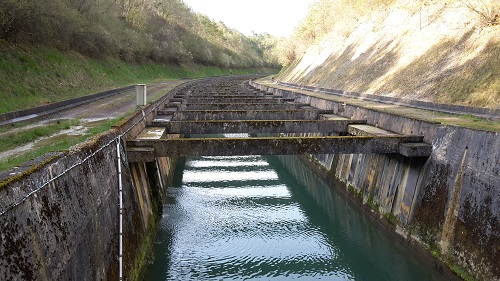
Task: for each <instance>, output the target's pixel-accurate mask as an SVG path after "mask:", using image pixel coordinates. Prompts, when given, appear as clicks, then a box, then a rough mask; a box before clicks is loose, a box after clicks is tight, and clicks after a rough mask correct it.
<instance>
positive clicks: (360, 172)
mask: <svg viewBox="0 0 500 281" xmlns="http://www.w3.org/2000/svg"><path fill="white" fill-rule="evenodd" d="M253 85H254V86H255V87H257V88H259V89H261V90H263V91H270V92H273V93H274V94H275V95H276V96H279V97H283V98H294V99H295V100H296V101H297V102H301V103H309V104H310V105H311V106H315V107H318V108H320V109H325V110H332V112H333V113H334V114H336V115H341V116H344V117H346V118H354V119H366V120H367V123H368V124H369V125H373V126H378V127H381V128H384V129H386V130H389V131H391V132H396V133H398V134H403V135H413V134H418V135H423V136H424V141H425V142H426V143H429V144H431V145H432V153H431V156H430V157H429V158H418V157H417V158H406V157H402V156H398V155H375V154H371V155H367V154H343V155H342V154H334V155H315V156H314V157H315V158H316V160H317V161H318V162H319V163H321V165H322V166H324V167H325V168H326V169H327V170H329V171H330V173H332V175H334V176H335V177H336V178H337V179H338V180H339V181H341V182H343V183H344V184H345V187H346V188H349V189H350V190H352V191H355V192H356V193H359V194H362V196H363V198H364V201H365V202H367V203H368V202H371V204H372V205H373V206H374V207H377V208H378V210H379V211H380V212H381V214H386V215H387V214H388V215H392V216H395V217H396V218H397V219H398V220H399V222H400V224H402V225H403V226H404V227H406V228H407V230H411V235H413V237H414V239H415V241H419V242H421V243H424V244H427V245H428V246H430V247H436V245H438V244H439V242H440V241H441V240H443V239H444V240H446V243H447V245H448V246H447V247H448V249H447V250H448V255H449V256H448V258H450V259H451V260H452V261H454V262H455V263H457V264H459V265H461V266H463V267H465V268H467V269H468V270H469V271H470V272H472V273H473V274H474V275H475V276H476V277H477V278H480V279H481V280H500V258H499V257H500V248H499V246H498V245H500V188H499V187H500V135H499V133H495V132H487V131H480V130H472V129H466V128H460V127H453V126H443V125H440V124H438V123H431V122H425V121H421V120H416V119H411V118H408V117H405V116H398V115H394V114H389V113H385V112H380V111H375V110H372V109H369V108H363V107H360V106H353V105H349V104H346V103H339V102H335V101H333V100H326V99H321V98H318V97H315V96H309V95H306V94H304V93H298V92H294V91H292V90H285V89H270V88H269V87H267V86H262V85H258V84H255V83H254V84H253ZM404 149H409V147H408V146H407V145H405V148H404ZM412 149H414V147H412ZM417 149H420V148H417ZM425 149H428V148H425ZM466 151H467V152H466ZM464 155H466V156H464ZM461 167H462V168H461ZM459 171H462V172H460V173H459ZM455 200H457V201H458V203H457V204H455V203H453V201H455ZM450 212H451V213H450ZM447 217H448V219H445V218H447ZM449 228H452V231H449V230H447V229H449ZM445 230H447V231H446V232H448V233H444V232H445ZM449 233H451V235H450V234H449ZM441 244H443V243H441Z"/></svg>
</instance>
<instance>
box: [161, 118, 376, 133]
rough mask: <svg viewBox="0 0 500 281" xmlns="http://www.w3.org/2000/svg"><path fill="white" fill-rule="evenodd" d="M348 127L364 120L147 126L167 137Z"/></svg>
mask: <svg viewBox="0 0 500 281" xmlns="http://www.w3.org/2000/svg"><path fill="white" fill-rule="evenodd" d="M351 124H366V120H349V119H345V120H241V121H236V120H232V121H227V120H206V121H167V120H153V121H152V122H151V126H155V127H165V128H166V132H167V133H169V134H230V133H250V134H259V133H262V134H273V133H340V132H347V126H348V125H351Z"/></svg>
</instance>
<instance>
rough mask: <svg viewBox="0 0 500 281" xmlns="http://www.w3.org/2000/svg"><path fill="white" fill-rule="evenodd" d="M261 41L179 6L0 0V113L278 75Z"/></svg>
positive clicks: (267, 43) (145, 1)
mask: <svg viewBox="0 0 500 281" xmlns="http://www.w3.org/2000/svg"><path fill="white" fill-rule="evenodd" d="M277 40H278V38H274V37H273V36H271V35H269V34H254V35H253V36H245V35H243V34H242V33H240V32H238V31H236V30H233V29H230V28H228V27H227V26H225V25H224V24H223V23H221V22H214V21H212V20H210V19H209V18H208V17H207V16H205V15H202V14H199V13H195V12H193V11H192V10H191V9H190V8H189V7H188V6H187V5H186V4H185V3H184V2H183V1H182V0H162V1H156V0H130V1H128V0H127V1H116V0H84V1H74V0H53V1H48V2H47V1H45V0H29V1H28V0H21V1H19V0H2V2H1V5H0V99H2V100H7V101H9V102H5V103H0V113H5V112H8V111H15V110H20V109H24V108H28V107H33V106H37V105H42V104H46V103H52V102H57V101H60V100H64V99H69V98H74V97H77V96H81V95H85V94H90V93H95V92H98V91H102V90H106V89H110V88H114V87H118V86H123V85H129V84H133V83H147V82H151V81H159V80H165V79H178V78H186V77H191V78H192V77H200V76H210V75H226V74H231V73H249V72H250V73H255V72H260V71H266V72H268V71H274V70H276V69H279V68H281V65H280V63H278V59H277V56H276V55H275V48H274V46H275V45H276V43H277Z"/></svg>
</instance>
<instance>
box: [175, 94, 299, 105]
mask: <svg viewBox="0 0 500 281" xmlns="http://www.w3.org/2000/svg"><path fill="white" fill-rule="evenodd" d="M286 101H289V99H282V98H260V97H252V96H248V95H239V96H237V95H234V96H228V97H225V96H212V97H211V98H204V97H189V98H186V99H184V100H183V103H185V104H200V103H201V104H207V103H208V104H218V103H240V104H241V103H242V104H256V103H285V102H286Z"/></svg>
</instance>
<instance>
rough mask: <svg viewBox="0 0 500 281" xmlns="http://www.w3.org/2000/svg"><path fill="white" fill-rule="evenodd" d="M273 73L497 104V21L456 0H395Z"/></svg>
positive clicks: (425, 96)
mask: <svg viewBox="0 0 500 281" xmlns="http://www.w3.org/2000/svg"><path fill="white" fill-rule="evenodd" d="M480 1H483V0H480ZM485 1H486V0H485ZM492 5H493V1H492ZM495 5H500V2H498V4H497V2H495ZM492 10H495V9H492ZM278 78H279V79H281V80H284V81H291V82H294V83H298V84H305V85H316V86H322V87H328V88H336V89H341V90H346V91H357V92H367V93H373V94H382V95H391V96H399V97H407V98H413V99H420V100H427V101H435V102H441V103H453V104H462V105H472V106H481V107H490V108H498V107H500V25H491V24H490V25H485V24H484V21H483V19H482V17H481V16H480V14H478V13H477V12H476V11H474V10H472V9H471V8H469V7H467V6H465V5H464V4H463V1H461V0H455V1H454V0H451V1H447V2H446V3H444V2H441V1H431V0H426V1H418V2H416V1H409V0H399V1H397V2H396V3H395V4H394V5H392V6H390V8H387V9H379V10H377V11H374V12H373V13H372V14H371V15H370V16H369V17H368V18H365V19H364V20H360V21H359V22H358V23H357V24H356V25H355V27H354V28H353V27H352V26H351V27H349V28H347V29H342V28H341V26H340V25H339V26H338V29H335V30H334V31H333V32H331V33H330V34H329V35H328V36H327V37H326V39H325V40H324V41H323V42H322V43H321V44H320V45H317V46H310V47H309V49H308V51H307V52H306V53H305V55H304V56H302V57H301V59H300V61H295V62H293V64H291V65H290V67H289V68H287V69H286V70H284V71H282V72H281V73H280V75H279V77H278Z"/></svg>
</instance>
